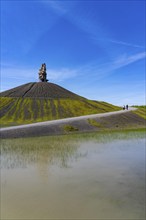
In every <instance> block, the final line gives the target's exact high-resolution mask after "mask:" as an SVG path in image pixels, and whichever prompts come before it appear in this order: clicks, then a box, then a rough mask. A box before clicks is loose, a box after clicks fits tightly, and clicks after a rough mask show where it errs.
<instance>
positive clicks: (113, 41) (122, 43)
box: [106, 39, 145, 49]
mask: <svg viewBox="0 0 146 220" xmlns="http://www.w3.org/2000/svg"><path fill="white" fill-rule="evenodd" d="M106 40H107V41H109V42H111V43H114V44H119V45H124V46H129V47H137V48H143V49H144V48H145V47H143V46H141V45H137V44H131V43H127V42H123V41H117V40H111V39H106Z"/></svg>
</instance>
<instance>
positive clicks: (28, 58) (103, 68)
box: [1, 0, 146, 105]
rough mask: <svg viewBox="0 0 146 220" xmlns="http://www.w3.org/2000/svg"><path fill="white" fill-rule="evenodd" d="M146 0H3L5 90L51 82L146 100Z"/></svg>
mask: <svg viewBox="0 0 146 220" xmlns="http://www.w3.org/2000/svg"><path fill="white" fill-rule="evenodd" d="M145 25H146V24H145V1H143V0H137V1H133V0H129V1H128V0H122V1H119V0H117V1H116V0H114V1H110V0H107V1H104V0H102V1H92V0H89V1H88V0H84V1H83V0H81V1H78V0H76V1H67V0H66V1H49V0H48V1H43V0H40V1H39V0H37V1H35V0H32V1H30V0H25V1H20V0H19V1H15V0H10V1H7V0H2V1H1V91H4V90H7V89H10V88H12V87H16V86H19V85H21V84H24V83H28V82H37V81H38V71H39V68H40V66H41V64H42V63H44V62H45V63H46V65H47V77H48V79H49V82H52V83H56V84H58V85H60V86H63V87H65V88H66V89H69V90H71V91H72V92H75V93H77V94H79V95H81V96H84V97H86V98H88V99H93V100H99V101H106V102H109V103H112V104H115V105H124V104H129V105H134V104H135V105H136V104H137V105H142V104H145V58H146V52H145V37H146V36H145Z"/></svg>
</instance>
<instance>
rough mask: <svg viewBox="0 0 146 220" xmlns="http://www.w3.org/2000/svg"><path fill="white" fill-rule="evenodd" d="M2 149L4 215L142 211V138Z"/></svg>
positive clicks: (140, 213)
mask: <svg viewBox="0 0 146 220" xmlns="http://www.w3.org/2000/svg"><path fill="white" fill-rule="evenodd" d="M1 153H2V154H1V168H2V170H1V177H2V185H1V186H2V187H1V189H2V190H1V191H2V197H1V198H2V200H1V201H2V216H3V217H5V218H12V217H13V218H20V217H21V218H22V217H23V218H26V219H28V218H34V219H36V218H40V219H41V218H67V219H68V218H87V219H91V218H97V217H98V218H107V217H108V218H131V219H133V218H137V219H140V218H143V217H144V207H145V204H144V195H145V188H144V187H145V139H144V138H138V139H127V140H116V139H115V140H112V141H111V140H110V141H109V142H108V141H106V142H105V143H103V142H99V141H96V140H91V139H89V140H85V141H84V140H82V141H79V140H78V141H76V140H74V141H72V142H70V141H65V142H64V143H62V144H61V145H60V146H59V145H58V142H57V146H55V145H54V146H53V147H47V146H44V147H42V146H41V147H40V146H36V147H35V148H33V147H29V146H27V147H25V149H24V148H23V149H22V146H21V145H18V146H17V147H15V148H13V147H9V146H7V147H3V148H2V151H1ZM30 207H32V208H30Z"/></svg>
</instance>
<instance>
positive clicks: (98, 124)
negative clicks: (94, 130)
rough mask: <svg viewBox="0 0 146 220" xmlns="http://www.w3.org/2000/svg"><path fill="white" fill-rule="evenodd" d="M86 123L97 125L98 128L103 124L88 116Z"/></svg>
mask: <svg viewBox="0 0 146 220" xmlns="http://www.w3.org/2000/svg"><path fill="white" fill-rule="evenodd" d="M88 123H89V124H90V125H92V126H94V127H98V128H101V127H103V125H101V124H100V123H99V122H97V121H96V120H95V119H91V118H89V119H88Z"/></svg>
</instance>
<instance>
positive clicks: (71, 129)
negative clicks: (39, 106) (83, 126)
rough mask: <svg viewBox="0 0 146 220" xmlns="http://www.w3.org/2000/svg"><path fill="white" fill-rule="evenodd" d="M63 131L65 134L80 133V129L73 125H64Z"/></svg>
mask: <svg viewBox="0 0 146 220" xmlns="http://www.w3.org/2000/svg"><path fill="white" fill-rule="evenodd" d="M63 130H64V131H65V132H73V131H78V128H76V127H74V126H72V125H64V126H63Z"/></svg>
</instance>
